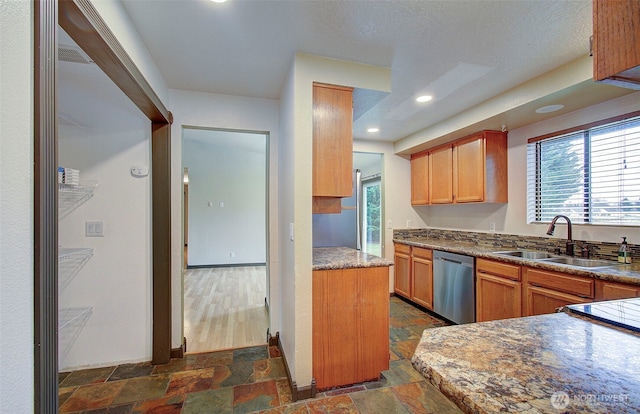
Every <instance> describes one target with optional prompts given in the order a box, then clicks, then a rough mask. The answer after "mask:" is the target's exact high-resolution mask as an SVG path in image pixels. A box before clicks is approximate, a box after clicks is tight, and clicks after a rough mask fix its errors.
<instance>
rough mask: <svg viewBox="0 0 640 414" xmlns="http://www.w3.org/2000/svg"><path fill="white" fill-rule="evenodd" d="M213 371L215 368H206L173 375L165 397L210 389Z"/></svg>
mask: <svg viewBox="0 0 640 414" xmlns="http://www.w3.org/2000/svg"><path fill="white" fill-rule="evenodd" d="M214 370H215V368H206V369H197V370H193V371H183V372H176V373H174V374H173V375H172V376H171V381H170V382H169V387H168V388H167V392H166V394H165V395H166V396H167V397H171V396H174V395H184V394H188V393H190V392H197V391H204V390H208V389H211V387H212V386H213V372H214Z"/></svg>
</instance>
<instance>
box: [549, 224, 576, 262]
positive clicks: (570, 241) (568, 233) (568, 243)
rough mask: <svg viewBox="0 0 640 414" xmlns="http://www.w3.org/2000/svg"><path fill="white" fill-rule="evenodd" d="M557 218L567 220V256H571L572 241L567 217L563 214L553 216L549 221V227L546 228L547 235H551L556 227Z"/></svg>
mask: <svg viewBox="0 0 640 414" xmlns="http://www.w3.org/2000/svg"><path fill="white" fill-rule="evenodd" d="M559 218H563V219H565V220H567V256H573V245H574V243H573V239H572V237H571V220H569V217H567V216H563V215H558V216H555V217H554V218H553V220H551V223H550V224H549V228H548V229H547V234H548V235H549V236H553V231H554V230H555V229H556V221H557V220H558V219H559Z"/></svg>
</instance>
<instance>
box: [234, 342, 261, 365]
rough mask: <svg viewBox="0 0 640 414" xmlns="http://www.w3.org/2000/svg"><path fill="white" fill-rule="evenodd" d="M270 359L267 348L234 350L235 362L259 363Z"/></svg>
mask: <svg viewBox="0 0 640 414" xmlns="http://www.w3.org/2000/svg"><path fill="white" fill-rule="evenodd" d="M267 358H269V351H268V350H267V346H266V345H263V346H250V347H247V348H239V349H234V350H233V362H234V363H237V362H242V361H258V360H260V359H267Z"/></svg>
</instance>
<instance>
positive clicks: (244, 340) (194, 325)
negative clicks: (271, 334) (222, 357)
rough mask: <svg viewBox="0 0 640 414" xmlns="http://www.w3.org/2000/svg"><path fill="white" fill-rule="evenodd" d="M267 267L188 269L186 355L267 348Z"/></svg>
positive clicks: (185, 305) (185, 293) (185, 278)
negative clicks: (256, 346) (259, 347)
mask: <svg viewBox="0 0 640 414" xmlns="http://www.w3.org/2000/svg"><path fill="white" fill-rule="evenodd" d="M265 292H266V267H264V266H247V267H224V268H203V269H187V271H186V273H185V277H184V334H185V337H186V338H187V352H188V353H196V352H206V351H213V350H221V349H229V348H242V347H247V346H254V345H261V344H266V342H267V328H268V327H269V324H268V323H269V322H268V320H269V318H268V314H267V310H266V307H265V304H264V299H265Z"/></svg>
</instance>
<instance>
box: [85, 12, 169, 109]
mask: <svg viewBox="0 0 640 414" xmlns="http://www.w3.org/2000/svg"><path fill="white" fill-rule="evenodd" d="M90 1H91V3H92V5H93V6H94V7H95V9H96V10H97V12H98V14H100V17H102V19H103V20H104V21H105V23H106V24H107V27H109V29H110V30H111V31H112V32H113V34H114V35H115V36H116V38H117V39H118V42H120V44H121V45H122V47H123V48H124V50H125V51H126V52H127V54H128V55H129V57H131V59H132V60H133V62H134V63H135V65H136V67H137V68H138V70H140V72H141V73H142V75H143V76H144V78H145V79H146V80H147V82H148V83H149V85H151V88H152V89H153V91H154V92H155V93H156V95H158V97H159V98H160V100H161V101H162V102H163V103H164V105H165V106H167V107H168V104H167V101H168V99H169V98H168V92H169V91H168V89H167V84H166V83H165V81H164V78H163V77H162V74H161V73H160V70H159V69H158V66H156V63H155V61H154V60H153V59H152V58H151V54H150V53H149V51H148V50H147V48H146V46H145V45H144V42H143V41H142V39H141V38H140V35H139V34H138V32H137V31H136V28H135V27H134V26H133V23H132V22H131V19H130V18H129V15H128V14H127V12H126V11H125V10H124V7H123V6H122V3H120V1H105V0H90ZM167 109H169V108H167ZM169 110H170V109H169Z"/></svg>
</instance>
